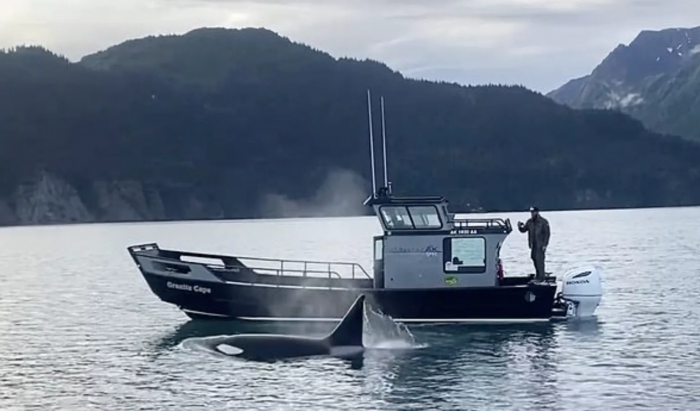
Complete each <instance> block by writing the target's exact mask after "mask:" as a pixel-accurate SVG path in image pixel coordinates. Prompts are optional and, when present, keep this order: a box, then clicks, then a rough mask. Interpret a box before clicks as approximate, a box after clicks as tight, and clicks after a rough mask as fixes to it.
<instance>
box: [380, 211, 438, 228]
mask: <svg viewBox="0 0 700 411" xmlns="http://www.w3.org/2000/svg"><path fill="white" fill-rule="evenodd" d="M380 212H381V217H382V219H383V220H384V224H385V225H386V227H387V228H389V229H392V230H412V229H433V230H435V229H440V228H442V221H441V219H440V214H439V213H438V210H437V208H436V207H435V206H433V205H429V206H382V207H380Z"/></svg>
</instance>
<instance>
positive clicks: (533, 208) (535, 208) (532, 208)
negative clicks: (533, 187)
mask: <svg viewBox="0 0 700 411" xmlns="http://www.w3.org/2000/svg"><path fill="white" fill-rule="evenodd" d="M532 211H538V212H539V211H540V209H539V208H538V207H530V212H532Z"/></svg>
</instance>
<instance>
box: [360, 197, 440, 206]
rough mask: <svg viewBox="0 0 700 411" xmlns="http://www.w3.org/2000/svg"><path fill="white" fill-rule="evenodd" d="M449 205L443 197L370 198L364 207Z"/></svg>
mask: <svg viewBox="0 0 700 411" xmlns="http://www.w3.org/2000/svg"><path fill="white" fill-rule="evenodd" d="M443 203H447V200H446V199H445V197H443V196H370V197H368V198H367V200H365V202H364V205H366V206H375V205H438V204H443Z"/></svg>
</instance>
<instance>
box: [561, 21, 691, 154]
mask: <svg viewBox="0 0 700 411" xmlns="http://www.w3.org/2000/svg"><path fill="white" fill-rule="evenodd" d="M548 96H549V97H551V98H552V99H554V100H555V101H558V102H560V103H563V104H566V105H569V106H571V107H574V108H609V109H615V110H620V111H622V112H624V113H627V114H630V115H632V116H633V117H635V118H637V119H639V120H641V121H642V122H643V123H644V124H645V125H646V126H647V127H649V128H651V129H652V130H657V131H659V132H662V133H669V134H676V135H680V136H683V137H686V138H689V139H694V140H697V141H700V27H695V28H672V29H665V30H659V31H651V30H644V31H642V32H641V33H639V35H638V36H637V37H636V38H635V39H634V40H633V41H632V42H631V43H630V44H629V45H628V46H627V45H624V44H620V45H618V46H617V47H616V48H615V50H613V51H612V52H610V54H608V56H607V57H605V59H604V60H603V61H602V62H601V63H600V64H599V65H598V66H597V67H596V68H595V70H593V72H592V73H591V74H589V75H587V76H584V77H581V78H578V79H574V80H571V81H569V82H568V83H566V84H564V85H563V86H561V87H560V88H558V89H557V90H554V91H552V92H550V93H549V94H548Z"/></svg>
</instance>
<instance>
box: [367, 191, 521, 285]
mask: <svg viewBox="0 0 700 411" xmlns="http://www.w3.org/2000/svg"><path fill="white" fill-rule="evenodd" d="M365 205H367V206H371V207H372V208H373V209H374V213H375V215H376V216H377V218H378V219H379V223H380V224H381V226H382V229H383V232H384V233H383V235H381V236H377V237H374V287H375V288H386V289H402V288H404V289H408V288H414V289H415V288H440V287H445V288H446V287H457V288H464V287H493V286H497V285H498V282H499V270H500V250H501V246H502V244H503V241H504V240H505V239H506V237H507V236H508V234H510V232H511V231H512V227H511V224H510V220H508V219H506V220H503V219H500V218H489V219H456V218H455V216H454V214H450V212H449V209H448V201H447V200H446V199H445V198H444V197H442V196H409V197H396V196H393V195H391V192H390V188H389V189H387V188H381V189H380V190H379V191H378V192H377V194H375V195H373V196H371V197H370V198H368V199H367V200H366V201H365Z"/></svg>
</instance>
